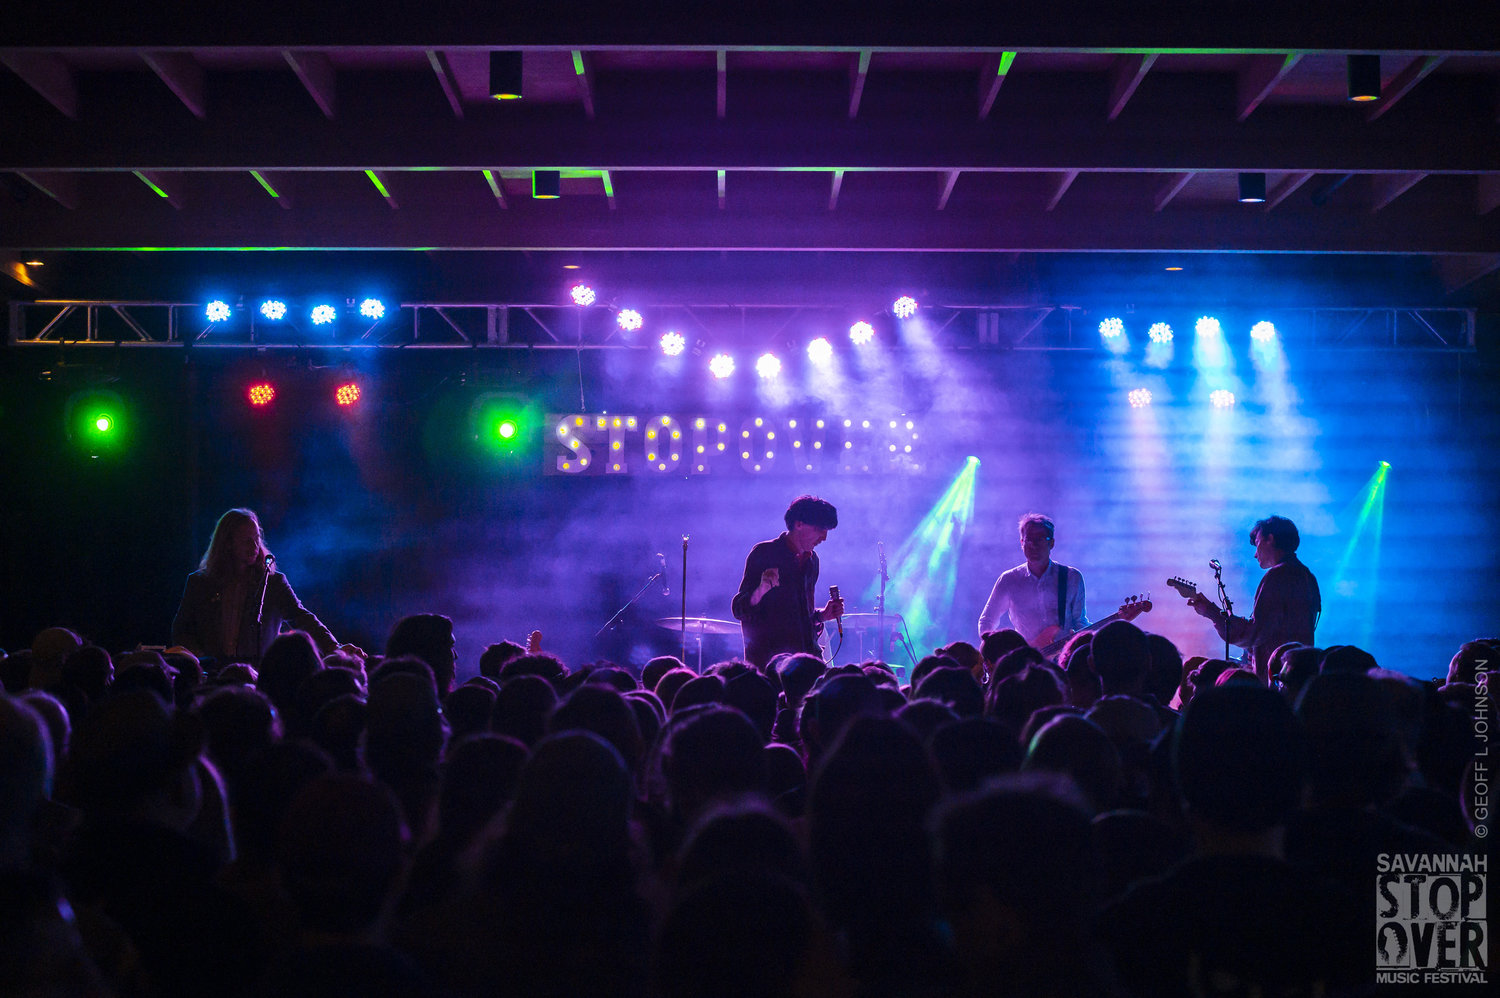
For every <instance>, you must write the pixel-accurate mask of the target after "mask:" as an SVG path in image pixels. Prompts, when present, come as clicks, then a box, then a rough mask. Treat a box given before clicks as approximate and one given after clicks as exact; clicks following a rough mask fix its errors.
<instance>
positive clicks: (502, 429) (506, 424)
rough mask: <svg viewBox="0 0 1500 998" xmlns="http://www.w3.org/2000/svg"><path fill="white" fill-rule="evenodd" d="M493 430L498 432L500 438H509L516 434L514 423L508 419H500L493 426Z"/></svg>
mask: <svg viewBox="0 0 1500 998" xmlns="http://www.w3.org/2000/svg"><path fill="white" fill-rule="evenodd" d="M495 432H496V433H498V434H500V437H501V438H502V439H504V440H509V439H510V438H511V437H513V436H515V435H516V424H515V423H513V422H512V421H510V420H508V419H504V420H501V421H500V425H499V426H497V427H496V428H495Z"/></svg>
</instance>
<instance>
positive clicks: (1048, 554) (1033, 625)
mask: <svg viewBox="0 0 1500 998" xmlns="http://www.w3.org/2000/svg"><path fill="white" fill-rule="evenodd" d="M1020 527H1021V554H1023V555H1024V556H1025V557H1026V563H1025V564H1024V565H1017V566H1016V567H1015V568H1012V569H1011V570H1010V571H1008V572H1005V573H1003V574H1001V576H1000V578H998V579H996V580H995V588H994V589H992V590H990V598H989V600H987V601H986V602H985V604H984V612H983V613H981V614H980V615H979V635H980V638H981V640H982V639H983V637H984V635H985V633H986V632H988V631H993V630H995V629H996V628H998V627H999V626H1000V618H1001V617H1002V616H1004V615H1005V614H1007V613H1009V614H1010V623H1011V626H1012V627H1014V628H1015V629H1016V630H1017V631H1020V632H1021V636H1022V637H1023V638H1025V639H1026V640H1027V641H1028V642H1029V643H1030V644H1032V645H1034V646H1036V647H1038V648H1040V647H1043V646H1045V645H1048V644H1050V643H1052V642H1054V641H1057V640H1058V639H1059V638H1065V637H1067V636H1068V635H1069V634H1072V633H1073V632H1074V631H1076V630H1078V629H1080V628H1082V627H1087V626H1088V623H1089V619H1088V614H1087V613H1086V612H1085V611H1084V606H1083V573H1081V572H1079V571H1078V569H1076V568H1069V567H1068V566H1066V565H1059V564H1058V563H1057V562H1055V561H1053V560H1052V545H1053V542H1054V528H1053V524H1052V521H1051V520H1050V519H1049V518H1047V517H1045V516H1043V515H1042V514H1040V513H1027V514H1026V515H1025V516H1023V517H1021V522H1020Z"/></svg>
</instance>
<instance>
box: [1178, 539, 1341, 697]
mask: <svg viewBox="0 0 1500 998" xmlns="http://www.w3.org/2000/svg"><path fill="white" fill-rule="evenodd" d="M1250 543H1251V544H1254V545H1255V563H1256V564H1257V565H1259V566H1260V567H1261V568H1264V569H1265V570H1266V574H1265V575H1264V576H1262V577H1261V580H1260V586H1259V587H1258V588H1256V590H1255V605H1254V607H1252V608H1251V610H1250V617H1249V619H1246V618H1244V617H1226V616H1225V615H1224V611H1223V610H1220V609H1219V608H1218V606H1216V605H1215V604H1214V601H1213V600H1212V599H1210V598H1209V597H1208V596H1205V595H1204V594H1203V593H1194V594H1193V595H1192V596H1191V597H1190V598H1189V599H1188V605H1189V606H1191V607H1192V608H1193V609H1194V610H1196V611H1197V612H1198V615H1199V616H1201V617H1207V618H1208V619H1209V620H1211V621H1213V624H1214V630H1216V631H1218V632H1219V637H1221V638H1224V639H1225V640H1227V641H1228V642H1229V643H1230V644H1235V645H1239V646H1240V647H1242V648H1248V649H1250V660H1251V661H1252V662H1253V663H1254V664H1255V674H1256V675H1257V676H1259V677H1260V680H1261V682H1263V683H1264V682H1269V681H1270V678H1271V654H1272V653H1273V652H1275V651H1276V649H1277V648H1279V647H1281V646H1282V645H1283V644H1285V643H1287V642H1288V641H1296V642H1298V643H1299V644H1304V645H1308V646H1311V645H1312V643H1313V629H1314V628H1315V627H1316V626H1317V624H1318V615H1319V614H1320V613H1321V612H1322V611H1323V597H1322V595H1321V594H1319V592H1318V580H1317V578H1316V577H1315V576H1314V575H1313V574H1312V570H1311V569H1309V568H1308V567H1307V566H1306V565H1304V564H1302V562H1301V561H1299V560H1298V559H1297V546H1298V545H1299V544H1300V543H1301V537H1300V535H1299V534H1298V533H1297V525H1296V524H1295V523H1293V522H1292V521H1291V520H1288V519H1287V518H1286V517H1284V516H1268V517H1266V518H1265V519H1264V520H1257V521H1255V526H1253V527H1251V528H1250Z"/></svg>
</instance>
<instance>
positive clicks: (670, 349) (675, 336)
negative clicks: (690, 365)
mask: <svg viewBox="0 0 1500 998" xmlns="http://www.w3.org/2000/svg"><path fill="white" fill-rule="evenodd" d="M685 349H687V337H685V336H683V335H682V334H681V333H662V335H661V352H662V353H664V354H666V355H667V356H668V357H676V356H677V355H678V354H680V353H682V351H683V350H685Z"/></svg>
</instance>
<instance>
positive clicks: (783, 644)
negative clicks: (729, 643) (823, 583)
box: [732, 496, 844, 669]
mask: <svg viewBox="0 0 1500 998" xmlns="http://www.w3.org/2000/svg"><path fill="white" fill-rule="evenodd" d="M784 520H785V521H786V532H785V533H783V534H782V535H781V536H780V537H776V538H774V539H772V540H769V541H761V542H760V543H759V544H757V545H755V547H753V548H751V549H750V555H749V557H747V558H746V559H745V575H744V578H743V579H741V580H740V589H739V592H737V593H735V596H734V603H733V605H732V610H733V612H734V616H735V619H737V620H738V621H739V622H740V629H741V630H742V631H743V632H744V635H745V658H746V659H747V660H748V661H749V662H750V663H751V664H753V665H755V666H756V667H757V668H762V669H763V668H765V666H766V663H767V662H769V661H770V660H771V657H772V656H773V655H776V654H779V653H781V652H810V653H812V654H814V655H817V654H818V653H819V652H818V635H819V634H820V633H822V630H823V621H826V620H832V619H834V618H835V617H838V616H841V615H842V614H843V612H844V601H843V600H842V599H830V600H829V601H828V603H827V604H826V605H824V606H823V607H822V608H821V609H815V608H814V606H813V595H814V590H815V589H816V587H817V584H818V556H817V555H816V554H814V553H813V548H815V547H817V546H818V545H819V544H821V543H823V542H824V541H825V540H827V539H828V532H829V531H830V530H832V529H833V528H834V527H837V526H838V525H839V514H838V510H836V509H834V507H833V504H832V503H830V502H828V501H827V500H824V499H819V498H817V497H816V496H798V497H797V498H796V499H795V500H793V502H792V504H791V505H790V506H788V507H787V511H786V515H785V517H784Z"/></svg>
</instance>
